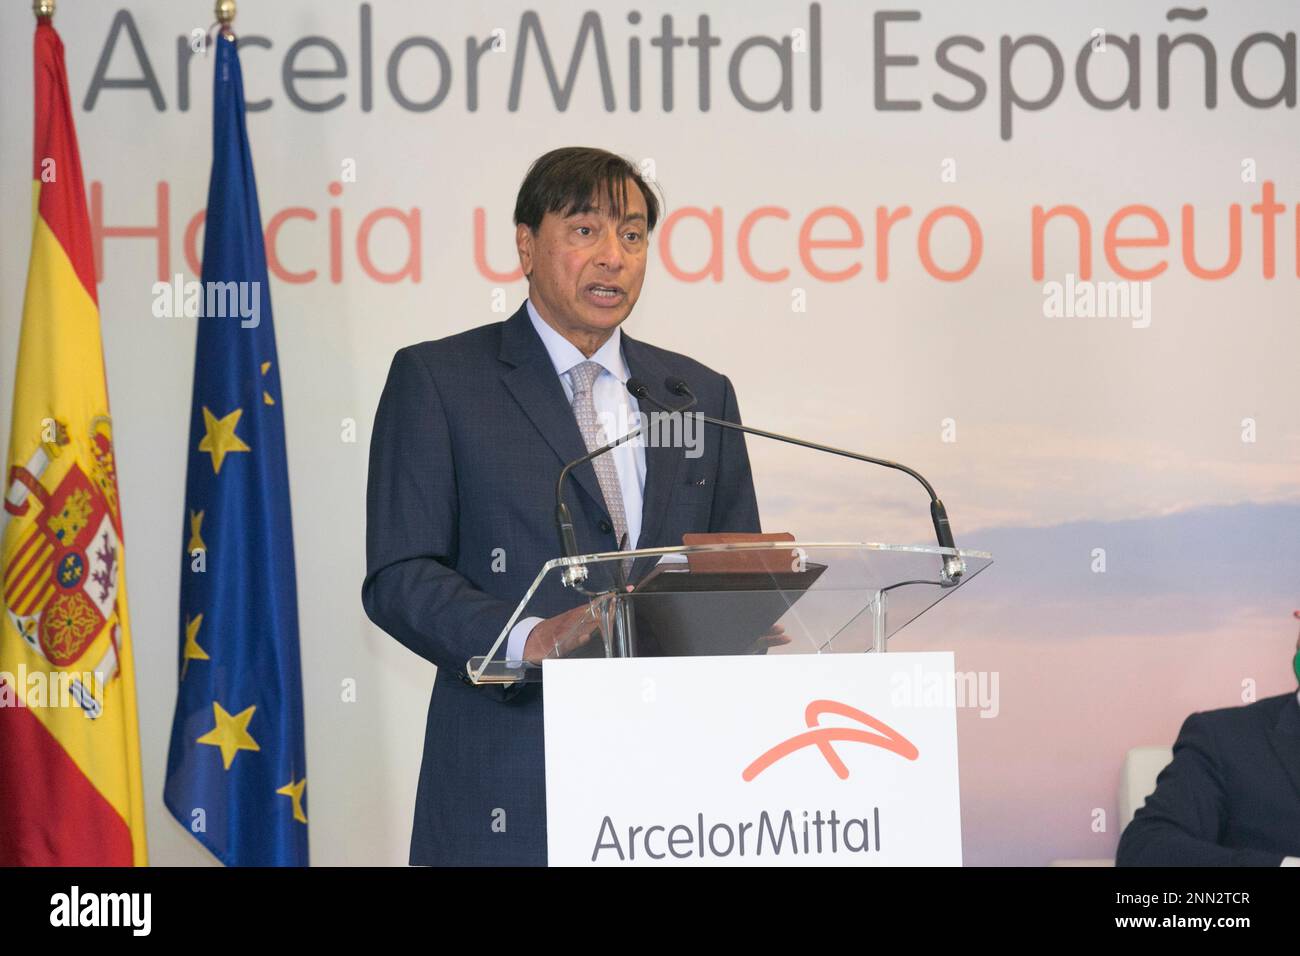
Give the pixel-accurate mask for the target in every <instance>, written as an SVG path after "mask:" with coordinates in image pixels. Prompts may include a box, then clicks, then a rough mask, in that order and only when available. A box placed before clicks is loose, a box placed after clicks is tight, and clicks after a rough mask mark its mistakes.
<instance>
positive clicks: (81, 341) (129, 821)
mask: <svg viewBox="0 0 1300 956" xmlns="http://www.w3.org/2000/svg"><path fill="white" fill-rule="evenodd" d="M34 46H35V67H36V70H35V73H36V83H35V94H36V101H35V116H36V137H35V143H34V147H35V148H34V150H33V167H32V168H33V183H32V188H33V206H34V210H33V211H34V215H33V227H32V253H31V263H30V266H29V269H28V274H27V293H26V298H25V300H24V305H23V321H22V333H21V337H20V339H19V347H18V365H17V373H16V375H15V379H14V401H13V420H12V428H11V430H10V436H9V458H8V467H7V468H6V469H5V474H4V486H3V491H4V493H5V494H8V493H9V491H10V489H11V487H13V486H14V479H13V475H14V474H15V471H16V470H21V471H22V478H21V484H24V485H26V486H27V487H28V488H31V487H34V485H33V476H32V474H31V473H30V472H29V471H27V470H26V465H27V464H28V463H29V462H32V461H37V460H40V461H44V460H45V457H43V456H40V455H38V452H39V451H40V450H41V449H42V448H44V449H45V451H46V455H47V457H48V462H49V463H48V466H47V467H45V468H44V470H43V472H42V474H41V475H40V476H39V478H37V479H36V480H38V481H39V487H40V488H43V489H44V492H48V491H49V490H50V489H53V488H55V487H57V485H58V483H59V482H60V481H61V480H62V479H63V477H64V476H65V475H67V474H68V472H69V471H70V470H71V469H72V468H73V466H74V465H75V466H77V467H79V468H80V469H81V470H82V471H83V472H84V473H85V474H86V475H92V474H96V473H97V472H96V468H97V466H98V467H99V471H98V473H99V474H100V475H104V474H105V471H104V468H103V451H102V449H101V451H100V455H99V456H98V457H97V456H96V454H95V448H94V444H93V441H94V436H95V434H96V431H97V430H98V432H99V433H100V434H101V435H102V434H103V432H104V428H105V425H104V423H105V422H107V421H108V413H109V412H108V386H107V382H106V378H105V374H104V353H103V345H102V341H101V338H100V325H99V305H98V301H97V298H96V294H95V271H94V255H93V251H92V245H91V235H90V218H89V216H88V215H87V212H86V193H85V186H84V183H83V180H82V175H81V157H80V155H79V153H78V150H77V134H76V130H75V129H74V127H73V122H72V104H71V98H70V96H69V93H68V80H67V69H66V67H65V65H64V58H63V43H62V42H61V41H60V40H59V36H58V34H57V33H56V32H55V30H54V27H53V26H52V25H51V24H50V22H49V20H48V18H42V19H41V20H39V21H38V23H37V27H36V39H35V45H34ZM51 422H57V423H58V424H59V427H60V429H61V431H60V437H59V439H58V440H57V441H54V442H51V441H50V435H49V430H50V423H51ZM62 429H66V435H64V434H63V433H62ZM108 477H109V478H110V479H111V482H110V483H111V485H112V487H111V489H106V490H110V491H111V498H112V500H113V502H114V504H113V507H112V513H111V514H112V521H113V524H114V529H115V532H116V534H117V536H118V540H119V542H121V540H122V527H121V520H120V516H119V515H118V514H117V513H116V501H117V494H116V477H115V475H114V474H112V473H111V472H109V473H108ZM15 494H25V501H24V502H23V504H22V505H21V506H19V507H9V508H8V509H7V513H6V514H5V515H4V518H5V527H4V535H3V539H2V540H0V562H2V564H3V573H2V574H0V580H2V581H3V588H4V605H5V607H4V613H3V615H0V617H2V618H3V620H2V621H0V682H5V681H7V682H9V684H10V686H9V687H8V688H4V687H0V699H5V698H4V692H5V691H6V690H8V691H9V695H8V699H9V700H10V701H11V702H12V701H13V699H14V698H15V696H17V697H22V698H23V700H24V701H28V700H29V699H30V698H29V695H28V694H27V691H28V689H29V688H25V687H21V686H16V685H17V683H18V675H19V674H20V673H25V674H26V675H28V678H29V682H30V675H33V674H39V675H43V676H44V678H46V679H47V683H46V687H47V688H49V687H53V686H57V682H50V681H48V678H50V677H55V676H57V675H59V674H60V673H61V672H65V671H66V672H72V673H77V674H79V673H82V672H85V671H90V670H92V669H94V667H95V666H96V664H97V662H99V661H102V660H111V659H112V653H111V652H112V650H113V645H114V639H115V638H114V635H115V632H116V655H117V667H116V669H115V670H114V671H113V675H112V676H111V678H110V679H109V680H108V681H107V683H106V684H105V685H104V687H103V689H102V705H103V709H102V713H101V714H100V716H98V717H97V718H95V719H88V718H87V717H86V716H85V714H84V713H83V710H82V708H80V707H78V706H71V707H66V706H52V705H54V704H58V703H62V701H59V700H57V699H52V698H53V697H54V695H46V698H45V701H44V703H43V704H42V705H39V706H0V866H4V865H44V866H50V865H55V866H58V865H76V866H130V865H133V864H134V865H144V864H145V863H146V862H147V860H146V848H145V826H144V793H143V788H142V786H141V774H140V742H139V728H138V724H137V718H136V701H135V678H134V672H135V671H134V662H133V659H132V655H131V637H130V634H131V630H130V622H129V619H128V615H127V602H126V577H125V572H124V570H123V568H124V562H123V561H122V559H121V556H120V555H121V552H122V550H124V549H123V548H121V547H119V558H118V561H117V564H116V567H117V575H118V580H117V585H118V587H117V599H116V605H115V607H113V608H112V615H111V618H110V619H109V620H108V622H107V625H106V626H105V627H103V628H102V630H101V632H100V633H99V634H97V635H96V637H95V639H94V641H93V642H92V643H91V645H90V646H89V648H88V649H87V652H86V653H85V654H84V655H83V656H82V658H81V659H80V660H78V661H76V662H75V663H73V664H72V665H70V666H69V667H67V668H60V667H58V666H56V665H55V664H53V663H51V662H50V661H49V660H47V659H46V658H45V657H44V656H43V655H42V654H41V653H39V652H38V651H37V650H35V649H33V648H32V647H31V646H30V645H29V644H28V642H27V641H26V640H24V638H23V636H22V633H21V632H20V631H19V626H20V622H19V620H18V619H19V618H28V616H29V615H34V614H38V613H40V612H41V611H42V610H43V609H44V608H45V607H46V606H47V605H48V604H49V602H50V600H51V598H52V597H53V596H54V592H55V588H54V584H53V570H54V569H53V561H54V560H55V558H56V553H57V551H58V547H57V543H55V542H52V540H51V538H50V537H49V535H47V534H46V533H44V532H42V531H41V529H40V527H39V524H38V521H39V519H40V517H41V515H42V513H43V506H44V504H45V503H46V502H45V501H44V500H42V498H41V495H40V494H36V493H30V494H26V492H25V491H24V490H22V489H20V490H19V491H17V492H15ZM47 517H48V516H47Z"/></svg>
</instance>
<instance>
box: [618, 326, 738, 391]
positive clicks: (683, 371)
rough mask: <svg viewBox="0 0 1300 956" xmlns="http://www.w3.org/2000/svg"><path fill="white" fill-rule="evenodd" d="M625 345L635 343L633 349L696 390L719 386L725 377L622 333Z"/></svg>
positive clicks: (694, 362)
mask: <svg viewBox="0 0 1300 956" xmlns="http://www.w3.org/2000/svg"><path fill="white" fill-rule="evenodd" d="M624 340H625V344H626V342H627V341H629V340H630V341H631V342H633V343H635V347H636V348H639V349H643V350H644V351H645V354H646V355H647V356H649V357H651V358H653V359H654V360H655V361H657V362H658V363H659V364H660V365H662V366H664V367H665V368H667V369H668V370H669V371H670V372H672V373H673V374H674V375H680V376H681V377H682V378H684V379H685V380H686V382H687V383H688V384H689V385H690V386H691V388H696V387H697V385H700V384H708V385H716V386H721V385H722V383H723V382H724V381H726V379H727V377H726V376H725V375H724V374H723V373H722V372H719V371H717V370H716V369H712V368H710V367H709V366H707V365H705V364H704V363H703V362H701V361H698V360H697V359H693V358H691V357H690V356H689V355H685V354H683V353H681V352H674V351H672V350H671V349H665V348H660V347H659V346H657V345H651V344H650V343H649V342H647V341H645V340H644V339H640V338H636V337H634V336H630V335H627V334H626V333H624Z"/></svg>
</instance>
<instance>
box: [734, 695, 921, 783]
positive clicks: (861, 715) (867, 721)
mask: <svg viewBox="0 0 1300 956" xmlns="http://www.w3.org/2000/svg"><path fill="white" fill-rule="evenodd" d="M823 714H838V715H839V716H841V717H847V718H848V719H849V720H855V721H857V722H858V723H860V724H862V725H863V726H866V727H870V728H871V731H875V732H874V733H872V732H871V731H867V730H858V729H857V728H855V727H822V726H820V720H821V716H822V715H823ZM804 720H805V721H807V723H808V727H809V728H810V729H808V730H806V731H804V732H803V733H801V734H795V735H794V736H793V737H791V738H790V739H789V740H785V741H782V742H781V743H779V744H777V745H776V746H775V747H773V748H772V749H771V750H768V751H765V752H764V753H763V754H762V755H760V756H759V757H758V759H756V760H755V761H754V762H753V763H751V764H750V765H749V766H748V767H746V768H745V769H744V772H743V773H741V777H742V778H744V780H745V781H746V782H749V781H750V780H753V779H754V778H755V777H757V776H758V775H759V774H760V773H762V772H763V771H764V770H766V769H767V768H768V767H770V766H772V764H774V763H776V762H777V761H778V760H781V759H783V758H785V757H788V756H789V755H790V754H792V753H794V752H795V751H796V750H802V749H803V748H804V747H816V748H817V749H818V750H820V751H821V754H822V756H823V757H825V758H826V762H827V763H828V764H830V766H831V769H832V770H834V771H835V775H836V776H837V777H839V778H840V779H841V780H847V779H848V776H849V768H848V767H846V766H844V761H843V760H841V759H840V755H839V754H837V753H836V752H835V748H834V747H832V746H831V744H832V743H833V742H835V741H853V742H854V743H859V744H870V745H871V746H873V747H882V748H884V749H885V750H889V751H892V752H893V753H896V754H898V755H899V756H900V757H903V758H904V759H906V760H915V759H916V758H917V757H918V756H919V755H920V751H919V750H917V749H916V745H915V744H913V743H912V742H911V741H910V740H908V739H907V738H906V737H904V736H903V735H902V734H900V733H899V732H898V731H896V730H895V729H894V728H893V727H890V726H889V725H888V724H886V723H884V722H883V721H879V720H877V719H876V718H874V717H872V716H871V715H870V714H868V713H867V712H866V711H862V710H858V709H857V708H856V707H850V706H849V705H848V704H841V703H840V702H839V701H834V700H814V701H812V702H811V703H810V704H809V705H808V707H807V709H805V710H804Z"/></svg>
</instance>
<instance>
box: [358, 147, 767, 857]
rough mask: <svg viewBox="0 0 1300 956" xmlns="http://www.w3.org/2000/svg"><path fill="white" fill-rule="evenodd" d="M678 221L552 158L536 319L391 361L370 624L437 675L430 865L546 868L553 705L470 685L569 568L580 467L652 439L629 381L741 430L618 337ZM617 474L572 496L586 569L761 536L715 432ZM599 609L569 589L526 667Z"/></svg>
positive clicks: (532, 248) (428, 803) (373, 475)
mask: <svg viewBox="0 0 1300 956" xmlns="http://www.w3.org/2000/svg"><path fill="white" fill-rule="evenodd" d="M658 218H659V203H658V200H657V198H656V196H655V194H654V193H653V192H652V191H651V189H650V188H649V186H648V185H647V184H646V182H645V181H644V180H643V179H642V177H641V176H640V175H639V173H638V172H637V170H636V168H635V167H634V166H632V165H631V164H630V163H628V162H627V161H626V160H624V159H622V158H620V157H618V156H614V155H613V154H610V153H606V152H604V151H602V150H595V149H584V148H571V149H561V150H555V151H553V152H551V153H547V154H546V155H545V156H542V157H541V158H540V159H538V160H537V161H536V162H535V163H534V164H533V165H532V167H531V168H530V169H529V172H528V174H527V176H526V177H525V179H524V182H523V184H522V185H521V187H520V190H519V196H518V200H517V202H516V207H515V223H516V244H517V247H518V251H519V259H520V264H521V265H522V267H523V271H524V274H525V275H526V276H527V277H528V284H529V290H528V299H527V300H526V301H525V303H524V304H523V305H522V306H521V307H520V308H519V310H518V311H517V312H515V314H514V315H513V316H511V317H510V318H509V319H507V320H506V321H505V322H498V323H494V324H491V325H485V326H482V327H480V328H476V329H471V330H470V331H468V332H462V333H460V334H459V335H453V336H450V337H448V338H444V339H440V340H438V341H434V342H424V343H422V344H420V345H414V346H410V347H408V348H404V349H402V350H401V351H399V352H398V353H397V355H396V357H395V358H394V360H393V364H392V368H391V370H390V371H389V376H388V382H387V384H386V385H385V387H384V392H383V396H382V397H381V399H380V402H379V409H378V411H377V413H376V416H375V426H374V434H373V438H372V442H371V450H370V476H369V488H368V491H367V503H366V514H367V528H366V578H365V582H364V584H363V585H362V601H363V603H364V605H365V608H366V612H367V614H369V616H370V619H371V620H372V621H374V622H375V623H376V624H377V625H379V626H380V627H382V628H383V629H384V630H385V631H387V632H388V633H389V634H391V635H392V636H393V637H395V638H396V639H397V640H399V641H401V642H402V643H403V644H404V645H406V646H407V647H409V648H410V649H411V650H413V651H414V652H415V653H417V654H419V655H420V656H421V657H423V658H425V659H426V660H429V661H432V662H433V663H434V664H436V665H437V668H438V669H437V677H436V679H435V682H434V688H433V694H432V698H431V700H430V704H429V713H428V722H427V725H426V727H425V742H424V759H423V762H422V765H421V768H420V781H419V787H418V791H417V794H416V807H415V823H414V829H413V832H412V836H411V856H410V861H411V863H413V864H438V865H472V864H496V865H502V864H505V865H510V864H529V865H540V864H545V862H546V806H545V781H544V769H543V754H542V749H543V736H542V696H543V694H542V690H543V688H542V686H541V685H540V684H537V683H530V684H523V685H521V684H515V685H511V686H510V687H508V688H504V689H503V688H501V687H499V686H498V687H492V686H476V685H473V684H471V683H470V682H469V679H468V677H467V672H466V663H467V661H468V660H469V659H470V658H471V657H475V656H479V655H485V654H487V653H488V651H489V649H490V648H491V647H492V645H493V643H494V642H495V641H496V640H497V638H498V636H499V635H501V634H502V632H503V631H504V630H505V626H506V624H507V622H508V619H509V618H510V617H511V613H512V611H513V610H514V608H515V605H516V604H517V603H518V602H519V600H520V598H521V597H522V596H523V594H524V593H525V592H526V591H527V589H528V587H529V585H530V584H531V583H532V581H533V578H534V577H535V576H536V575H537V573H538V571H539V569H540V568H541V566H542V564H543V563H544V562H546V561H547V560H549V559H551V558H554V557H556V556H557V555H558V554H559V549H560V546H559V539H558V534H557V530H556V525H555V517H554V511H555V485H556V480H557V478H558V476H559V473H560V469H561V467H562V466H563V465H564V464H565V463H566V462H569V461H572V460H574V459H577V458H579V457H581V456H582V455H584V454H586V453H587V452H588V451H589V450H591V449H594V448H596V447H599V445H601V444H604V443H605V442H606V441H610V440H613V439H614V438H616V437H618V436H619V435H621V434H623V433H625V432H626V431H627V430H630V428H631V427H632V426H634V425H635V424H636V422H635V421H628V420H627V419H626V418H623V422H624V426H625V427H620V426H618V425H617V422H618V421H619V419H620V418H622V417H623V416H624V415H626V414H627V413H628V412H632V413H634V414H635V412H636V411H638V409H637V407H636V401H635V400H634V399H633V398H632V397H631V396H630V395H629V394H628V393H627V391H626V388H625V386H626V381H627V378H628V377H629V376H632V377H636V378H638V379H640V380H642V381H643V382H645V383H647V384H648V385H650V387H651V390H652V394H653V395H655V397H657V398H659V400H660V401H664V402H665V403H666V404H673V402H670V401H669V396H668V395H667V393H666V391H665V390H664V388H663V386H662V384H661V383H663V382H664V380H665V378H667V377H669V376H674V375H675V376H679V377H681V378H682V379H684V380H685V381H686V382H688V383H689V384H690V387H691V389H692V390H693V391H694V393H695V395H696V396H697V398H698V402H699V403H698V406H697V409H698V410H699V411H701V412H703V413H705V414H706V415H711V416H714V417H717V418H722V419H728V420H731V421H739V420H740V415H739V410H738V408H737V405H736V396H735V393H734V392H733V390H732V387H731V383H730V381H729V380H728V379H727V378H726V377H725V376H723V375H720V374H718V373H717V372H714V371H712V370H711V369H708V368H706V367H705V366H703V365H701V364H700V363H698V362H696V361H693V360H692V359H689V358H687V357H686V356H684V355H679V354H676V353H674V352H669V351H665V350H664V349H660V348H656V347H654V346H652V345H647V344H645V343H643V342H640V341H638V340H635V339H633V338H631V337H630V336H628V335H626V334H622V332H621V330H620V328H619V326H620V325H621V324H622V322H623V321H624V320H625V319H626V318H627V317H628V315H629V314H630V313H631V311H632V307H633V306H634V305H635V303H636V300H637V297H638V295H639V294H640V290H641V284H642V280H643V278H644V275H645V266H646V247H647V244H648V237H649V235H650V232H651V230H653V229H654V226H655V224H656V222H657V221H658ZM640 411H644V412H649V411H651V409H640ZM611 426H613V427H612V428H611ZM611 430H613V431H615V432H616V434H610V431H611ZM688 451H690V452H691V454H690V456H688V454H687V452H688ZM696 451H702V454H695V452H696ZM597 465H598V467H597V466H593V465H592V464H590V463H589V464H585V465H583V466H581V467H579V468H577V469H575V470H574V472H573V473H572V474H571V480H570V482H569V484H568V486H567V490H566V496H565V497H566V501H567V502H568V504H569V507H570V509H571V510H572V513H573V518H574V525H575V530H576V535H577V543H578V547H579V550H580V552H582V553H592V552H599V551H616V550H619V545H620V541H622V542H624V543H625V545H626V546H627V547H640V548H650V547H666V546H673V545H680V544H681V540H682V535H683V534H684V533H686V532H692V531H747V532H756V531H758V530H759V519H758V506H757V502H756V500H755V495H754V487H753V480H752V477H751V474H750V466H749V459H748V456H747V454H746V450H745V445H744V441H743V437H742V436H741V435H739V434H738V433H736V432H734V431H731V430H726V431H722V430H717V429H712V428H711V429H710V430H709V431H708V432H706V433H705V435H704V440H703V442H702V447H701V448H700V449H684V448H682V447H671V446H668V445H662V446H657V447H656V446H654V445H653V444H651V445H649V446H647V445H645V444H641V443H640V442H629V443H628V444H627V445H625V446H621V448H620V450H619V452H618V454H611V455H607V456H604V457H603V458H602V459H599V460H598V462H597ZM651 564H652V562H649V561H648V560H645V559H643V561H641V562H638V563H637V568H636V569H634V572H636V573H644V571H645V570H646V569H647V568H648V567H649V566H650V565H651ZM635 576H636V575H635V573H634V575H633V578H634V580H635ZM585 607H586V602H585V599H583V598H582V596H581V595H579V594H578V593H576V592H575V591H573V590H571V589H567V588H564V587H563V586H562V585H561V584H560V582H559V580H558V578H557V577H556V576H554V575H552V576H551V577H549V578H548V579H547V581H546V583H545V584H544V585H543V586H542V587H541V588H539V589H538V591H537V592H536V593H535V594H534V595H533V597H532V599H531V601H530V602H529V606H528V608H527V614H528V617H526V618H525V619H522V620H520V621H518V622H517V623H516V624H515V625H513V626H512V628H511V630H510V632H509V640H508V644H507V645H506V646H507V648H508V659H515V660H518V659H521V658H522V659H526V660H528V661H533V662H536V661H540V660H542V659H543V658H544V657H546V656H548V655H552V654H554V653H555V652H556V644H557V642H558V641H560V639H561V638H562V637H564V635H565V634H566V633H568V632H570V631H572V629H573V627H574V625H575V624H576V622H577V619H578V617H579V616H580V615H581V614H582V613H583V611H584V609H585ZM777 642H779V640H778V641H777ZM593 719H598V715H593Z"/></svg>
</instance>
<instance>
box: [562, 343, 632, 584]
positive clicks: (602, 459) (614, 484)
mask: <svg viewBox="0 0 1300 956" xmlns="http://www.w3.org/2000/svg"><path fill="white" fill-rule="evenodd" d="M602 371H604V369H603V368H602V367H601V364H600V363H599V362H582V363H580V364H578V365H575V366H574V367H573V368H571V369H569V382H570V384H572V385H573V414H574V416H575V417H576V418H577V419H578V428H579V429H581V431H582V440H583V441H584V442H586V444H587V451H589V452H591V451H595V450H596V449H597V448H599V447H601V446H602V445H607V444H609V442H610V438H609V437H608V436H606V434H605V429H604V428H602V427H601V424H600V420H599V419H598V418H597V417H596V403H595V401H594V400H593V398H592V396H591V387H592V385H593V384H595V381H596V379H597V378H599V377H600V373H601V372H602ZM591 466H592V467H593V468H595V469H596V479H597V480H598V481H599V482H600V493H601V494H602V495H604V496H605V507H606V508H607V509H608V510H609V518H610V521H612V522H613V523H614V538H615V540H617V541H620V542H621V541H622V540H623V535H624V534H626V533H627V512H626V511H625V510H624V508H623V491H622V488H621V487H620V486H619V483H618V468H616V467H615V465H614V456H613V453H607V454H604V455H601V456H599V457H598V458H595V459H593V460H592V462H591ZM630 564H631V561H624V562H623V566H624V570H625V571H626V570H627V569H628V566H629V565H630Z"/></svg>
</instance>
